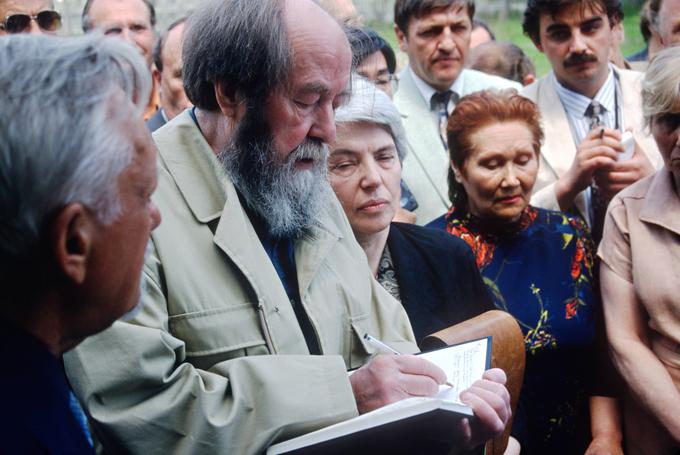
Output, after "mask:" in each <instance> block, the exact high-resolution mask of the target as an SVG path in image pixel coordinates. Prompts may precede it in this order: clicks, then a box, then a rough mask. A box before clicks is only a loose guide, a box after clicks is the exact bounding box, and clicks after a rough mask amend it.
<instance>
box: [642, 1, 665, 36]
mask: <svg viewBox="0 0 680 455" xmlns="http://www.w3.org/2000/svg"><path fill="white" fill-rule="evenodd" d="M661 3H663V0H649V2H647V6H648V9H649V26H650V27H651V28H653V29H654V30H656V31H657V32H658V31H659V11H660V10H661ZM643 8H644V7H643ZM640 29H642V14H640ZM650 36H651V32H650Z"/></svg>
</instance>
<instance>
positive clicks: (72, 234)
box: [50, 203, 96, 284]
mask: <svg viewBox="0 0 680 455" xmlns="http://www.w3.org/2000/svg"><path fill="white" fill-rule="evenodd" d="M95 223H96V222H95V220H94V218H93V215H92V213H91V212H89V211H88V210H87V209H86V208H85V206H83V205H82V204H79V203H74V204H68V205H67V206H66V207H64V208H63V209H61V211H60V212H59V213H58V214H57V216H56V218H55V220H54V223H53V224H52V227H51V232H50V241H51V250H52V252H53V254H54V260H55V262H56V266H57V267H58V268H59V270H61V272H62V273H63V275H64V276H65V277H66V279H68V280H70V281H72V282H73V283H75V284H82V283H83V282H84V281H85V278H86V276H87V263H88V259H89V257H90V254H91V252H92V243H93V240H94V238H93V236H94V233H95V228H96V224H95Z"/></svg>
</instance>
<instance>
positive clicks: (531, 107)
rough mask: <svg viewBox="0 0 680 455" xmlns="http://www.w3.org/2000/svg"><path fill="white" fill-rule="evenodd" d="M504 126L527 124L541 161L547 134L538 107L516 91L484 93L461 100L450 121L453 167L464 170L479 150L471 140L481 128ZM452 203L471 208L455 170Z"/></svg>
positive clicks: (452, 180)
mask: <svg viewBox="0 0 680 455" xmlns="http://www.w3.org/2000/svg"><path fill="white" fill-rule="evenodd" d="M501 122H524V123H525V124H526V125H527V127H528V128H529V131H531V134H532V136H533V138H534V151H535V152H536V157H537V158H538V156H539V154H540V152H541V143H542V142H543V131H542V130H541V125H540V116H539V113H538V108H537V107H536V104H534V102H533V101H531V100H529V99H528V98H525V97H523V96H521V95H519V94H517V91H516V90H515V89H506V90H502V91H496V90H483V91H481V92H475V93H472V94H470V95H467V96H464V97H463V98H461V99H460V100H459V101H458V103H456V108H455V109H454V110H453V113H452V114H451V116H450V117H449V122H448V124H447V127H446V136H447V140H448V143H449V158H450V159H451V163H453V164H454V165H455V166H456V168H458V169H460V170H462V169H463V167H464V164H465V161H467V159H468V158H469V157H470V154H471V153H472V152H473V150H474V149H475V144H473V143H472V140H471V138H472V135H473V134H474V133H475V132H477V131H478V130H479V129H480V128H483V127H485V126H489V125H493V124H496V123H501ZM449 199H450V200H451V202H452V203H453V205H454V207H457V208H466V207H467V193H466V192H465V188H463V185H462V184H460V183H458V182H457V181H456V178H455V176H454V173H453V170H452V169H451V168H449Z"/></svg>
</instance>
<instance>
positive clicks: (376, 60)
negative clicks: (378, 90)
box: [357, 51, 387, 71]
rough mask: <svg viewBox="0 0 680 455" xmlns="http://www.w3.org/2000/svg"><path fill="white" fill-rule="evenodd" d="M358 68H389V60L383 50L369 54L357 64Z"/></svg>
mask: <svg viewBox="0 0 680 455" xmlns="http://www.w3.org/2000/svg"><path fill="white" fill-rule="evenodd" d="M357 68H358V69H366V68H376V70H378V71H380V70H383V69H384V70H387V60H385V56H384V55H383V53H382V52H381V51H375V52H373V53H372V54H368V55H367V56H366V57H364V59H363V60H362V61H361V62H360V63H359V65H358V66H357Z"/></svg>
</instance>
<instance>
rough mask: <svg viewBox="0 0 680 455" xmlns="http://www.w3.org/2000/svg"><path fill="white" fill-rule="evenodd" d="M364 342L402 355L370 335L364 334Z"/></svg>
mask: <svg viewBox="0 0 680 455" xmlns="http://www.w3.org/2000/svg"><path fill="white" fill-rule="evenodd" d="M364 340H366V342H367V343H369V344H371V345H373V346H374V347H376V348H378V349H380V350H382V351H384V352H387V353H390V354H394V355H401V352H399V351H397V350H396V349H394V348H391V347H390V346H388V345H386V344H385V343H383V342H382V341H380V340H379V339H377V338H375V337H372V336H371V335H369V334H368V333H365V334H364ZM444 384H446V385H447V386H449V387H453V384H451V383H450V382H449V381H446V382H445V383H444Z"/></svg>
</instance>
